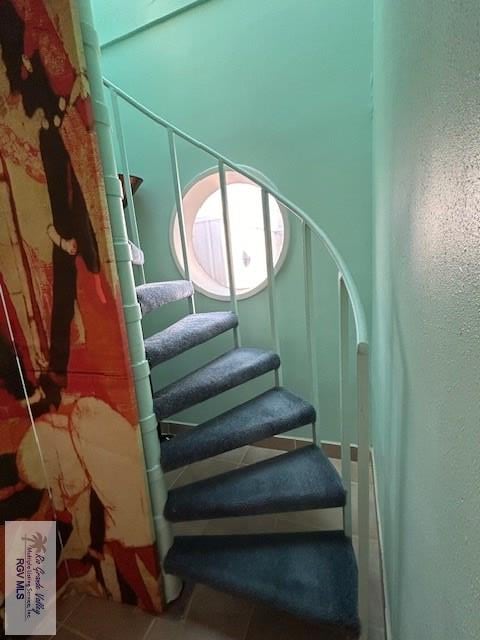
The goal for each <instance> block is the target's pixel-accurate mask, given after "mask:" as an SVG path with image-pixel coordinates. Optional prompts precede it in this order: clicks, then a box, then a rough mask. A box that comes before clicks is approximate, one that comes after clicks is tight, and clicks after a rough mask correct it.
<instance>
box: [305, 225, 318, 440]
mask: <svg viewBox="0 0 480 640" xmlns="http://www.w3.org/2000/svg"><path fill="white" fill-rule="evenodd" d="M302 225H303V273H304V277H305V324H306V333H307V358H308V360H309V366H310V379H311V382H312V391H311V398H312V403H313V406H314V407H315V411H317V412H318V410H319V407H320V385H319V380H318V351H317V339H316V332H315V329H314V327H315V316H314V302H315V301H314V297H313V268H312V231H311V229H310V227H309V226H308V225H307V224H306V223H305V222H302ZM317 431H318V420H317V422H315V423H314V424H313V425H312V433H313V442H314V443H315V444H317V443H319V442H320V436H319V433H317Z"/></svg>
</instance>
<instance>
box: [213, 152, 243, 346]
mask: <svg viewBox="0 0 480 640" xmlns="http://www.w3.org/2000/svg"><path fill="white" fill-rule="evenodd" d="M218 173H219V176H220V192H221V195H222V215H223V228H224V231H225V248H226V252H227V268H228V286H229V289H230V299H231V301H232V310H233V311H234V313H235V315H236V316H237V318H238V300H237V290H236V288H235V270H234V265H233V255H232V235H231V230H230V218H229V215H228V195H227V181H226V179H225V165H224V163H223V161H222V160H219V162H218ZM233 336H234V341H235V346H236V347H239V346H240V345H241V337H240V328H239V327H235V329H234V332H233Z"/></svg>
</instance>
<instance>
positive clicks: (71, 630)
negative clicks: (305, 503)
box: [55, 447, 385, 640]
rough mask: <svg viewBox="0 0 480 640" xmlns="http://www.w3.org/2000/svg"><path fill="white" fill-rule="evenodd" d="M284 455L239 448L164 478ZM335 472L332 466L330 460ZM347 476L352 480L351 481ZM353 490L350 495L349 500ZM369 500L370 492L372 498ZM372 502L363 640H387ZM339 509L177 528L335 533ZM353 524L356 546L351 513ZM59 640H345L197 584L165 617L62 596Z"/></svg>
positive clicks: (187, 477)
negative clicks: (332, 530) (325, 530)
mask: <svg viewBox="0 0 480 640" xmlns="http://www.w3.org/2000/svg"><path fill="white" fill-rule="evenodd" d="M282 453H283V452H282V451H276V450H272V449H266V448H262V447H243V448H242V449H240V450H238V451H233V452H229V453H227V454H223V455H221V456H217V457H216V458H212V459H210V460H206V461H202V462H198V463H196V464H194V465H191V466H190V467H187V468H185V469H183V470H179V471H172V472H170V473H169V474H167V481H168V484H169V486H170V487H171V486H181V485H183V484H187V483H189V482H192V481H194V480H200V479H201V478H205V477H207V476H211V475H214V474H217V473H222V472H224V471H228V470H230V469H235V468H237V467H239V466H240V465H243V464H251V463H253V462H257V461H259V460H262V459H266V458H269V457H273V456H276V455H282ZM334 463H335V464H336V465H337V464H338V461H334ZM355 472H356V470H355V469H353V474H352V477H353V478H355V477H356V476H355ZM355 492H356V487H355V485H354V486H353V489H352V494H353V495H354V497H355ZM372 493H373V491H372ZM373 505H374V499H373V495H372V497H371V506H372V526H371V527H370V549H371V558H370V583H369V589H370V595H371V599H370V602H371V605H370V625H371V628H370V629H369V640H385V635H384V616H383V597H382V587H381V572H380V560H379V547H378V538H377V526H376V519H375V512H374V509H373ZM341 518H342V514H341V510H327V511H323V512H322V511H309V512H299V513H291V514H281V515H278V516H275V515H271V516H270V515H266V516H255V517H248V518H239V519H223V520H216V521H211V520H210V521H204V522H192V523H182V524H179V525H176V526H175V528H174V529H175V532H176V533H179V534H180V533H181V534H201V533H210V534H220V533H235V532H238V533H244V532H262V531H302V530H311V529H312V528H315V527H317V528H319V527H322V528H341V526H342V524H341ZM353 519H354V545H355V546H356V545H357V542H358V541H357V539H356V536H355V532H356V531H357V528H356V522H355V521H356V510H354V513H353ZM55 637H56V639H57V640H79V639H81V638H83V639H84V640H343V638H344V636H343V635H342V636H339V635H338V634H335V633H334V632H332V631H331V630H326V629H321V628H319V627H314V626H312V625H309V624H306V623H305V622H302V621H301V620H297V619H295V618H293V617H291V616H289V615H286V614H282V613H279V612H278V611H273V610H270V609H267V608H266V607H263V606H259V605H255V604H253V603H250V602H248V601H246V600H243V599H241V598H236V597H233V596H229V595H226V594H224V593H219V592H217V591H214V590H213V589H210V588H208V587H205V586H202V585H196V586H192V587H190V588H188V587H187V588H186V590H185V594H184V595H183V596H182V598H181V599H180V601H179V602H178V603H176V604H175V605H174V606H173V607H172V608H171V609H170V610H169V611H168V612H167V613H166V614H164V615H162V616H160V617H154V616H151V615H149V614H147V613H144V612H142V611H140V610H138V609H136V608H134V607H130V606H127V605H120V604H117V603H114V602H108V601H104V600H98V599H96V598H93V597H89V596H80V595H77V594H74V593H72V594H70V595H66V596H65V597H64V598H63V599H62V600H61V601H60V602H59V604H58V631H57V635H56V636H55Z"/></svg>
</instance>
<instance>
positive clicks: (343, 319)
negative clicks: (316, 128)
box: [103, 78, 370, 640]
mask: <svg viewBox="0 0 480 640" xmlns="http://www.w3.org/2000/svg"><path fill="white" fill-rule="evenodd" d="M103 82H104V84H105V86H106V87H107V88H108V89H109V90H110V92H111V93H112V94H114V95H115V98H116V97H117V96H118V97H121V98H122V99H123V100H124V101H125V102H127V103H128V104H130V105H131V106H132V107H134V108H135V109H137V111H139V112H140V113H142V114H143V115H144V116H146V117H147V118H149V119H150V120H152V121H153V122H155V123H157V124H159V125H161V126H162V127H163V128H164V129H166V130H167V134H168V141H169V146H170V161H171V168H172V177H173V183H174V195H175V203H176V208H177V214H178V221H179V229H180V239H181V245H182V246H181V248H182V254H183V260H184V270H185V276H186V277H187V279H189V278H190V273H189V264H188V247H187V241H186V232H185V222H184V216H183V200H182V192H181V183H180V177H179V167H178V158H177V152H176V146H175V137H178V138H182V139H183V140H185V141H186V142H188V143H190V144H191V145H193V146H194V147H196V148H198V149H200V150H201V151H204V152H206V153H207V154H208V155H210V156H212V157H213V158H215V159H216V160H217V166H218V172H219V183H220V191H221V197H222V214H223V222H224V231H225V242H226V253H227V266H228V277H229V288H230V298H231V303H232V307H233V310H234V311H235V313H236V314H237V315H238V302H237V296H236V289H235V277H234V268H233V259H232V247H231V243H232V240H231V233H230V222H229V215H228V194H227V184H226V177H225V167H228V168H230V169H232V170H234V171H236V172H237V173H239V174H241V175H242V176H245V177H246V178H248V179H249V180H250V181H251V182H253V183H254V184H256V185H257V186H258V187H260V189H261V198H262V210H263V220H264V230H265V253H266V267H267V281H268V296H269V311H270V325H271V333H272V340H273V343H274V344H273V347H274V349H275V351H276V352H277V353H279V348H280V343H279V336H278V331H277V323H276V319H275V270H274V262H273V249H272V240H271V219H270V207H269V197H270V196H272V197H273V198H275V200H277V202H279V203H280V204H282V205H283V206H284V207H285V208H286V209H288V210H289V211H291V212H292V213H293V214H294V215H295V216H296V217H297V218H299V220H300V221H301V222H302V225H303V255H304V267H305V315H306V330H307V342H308V350H309V361H310V363H309V364H310V369H311V376H312V399H313V402H314V405H315V406H316V408H318V404H319V377H318V357H317V344H316V339H315V329H314V326H315V321H314V311H313V300H312V295H313V291H312V290H313V267H312V240H311V239H312V235H315V236H316V237H317V238H318V239H319V240H320V241H321V242H322V244H323V246H324V247H325V248H326V249H327V252H328V253H329V254H330V257H331V258H332V259H333V261H334V263H335V265H336V267H337V272H338V296H339V416H340V432H341V452H342V453H341V455H342V477H343V479H344V482H345V483H346V486H347V487H349V486H350V483H351V469H350V466H351V441H350V433H349V430H348V428H347V424H346V420H345V397H346V395H347V391H348V388H349V385H348V384H347V376H348V355H347V350H348V347H347V343H348V340H349V331H348V315H349V307H351V309H352V312H353V319H354V324H355V337H356V360H357V366H356V384H357V411H356V417H357V420H356V422H357V436H358V441H357V442H358V514H359V515H358V534H359V563H358V564H359V612H360V619H361V622H362V627H363V633H362V640H366V637H367V633H368V631H367V629H368V567H369V465H370V441H369V375H368V374H369V367H368V329H367V322H366V317H365V312H364V309H363V305H362V302H361V300H360V295H359V292H358V289H357V287H356V285H355V282H354V280H353V278H352V275H351V273H350V271H349V269H348V267H347V266H346V264H345V262H344V260H343V258H342V256H341V255H340V253H339V252H338V250H337V249H336V247H335V245H334V244H333V242H332V241H331V240H330V238H329V237H328V236H327V234H326V233H325V232H324V231H323V230H322V229H321V228H320V227H319V226H318V225H317V224H316V223H315V222H314V221H313V220H312V219H311V218H310V216H308V215H307V214H306V213H305V212H304V211H303V210H302V209H301V208H300V207H298V206H297V205H295V204H294V203H293V202H291V201H290V200H288V198H286V197H285V196H283V195H282V194H281V193H279V192H278V191H277V190H276V189H273V188H272V187H270V186H269V185H268V184H267V183H266V182H265V181H263V180H262V179H261V178H259V177H258V176H257V175H255V174H254V173H253V172H251V171H249V170H248V169H246V168H245V167H243V166H241V165H238V164H237V163H235V162H232V161H231V160H230V159H229V158H227V157H225V156H224V155H222V154H221V153H218V152H217V151H215V150H214V149H212V148H211V147H209V146H208V145H206V144H204V143H203V142H200V141H199V140H196V139H195V138H193V137H192V136H190V135H188V134H187V133H185V132H184V131H182V130H181V129H179V128H178V127H176V126H175V125H173V124H172V123H171V122H169V121H168V120H165V119H164V118H162V117H160V116H158V115H157V114H156V113H154V112H153V111H151V110H150V109H148V108H147V107H145V106H143V105H142V104H141V103H139V102H138V101H137V100H135V99H134V98H132V97H131V96H129V95H128V94H127V93H125V91H123V90H122V89H120V88H119V87H117V86H116V85H115V84H113V83H112V82H110V81H109V80H107V79H106V78H104V79H103ZM113 104H114V106H116V103H115V100H114V101H113ZM116 121H117V122H116V126H117V128H120V133H121V124H120V123H119V116H118V109H117V112H116ZM122 152H123V155H124V156H125V157H124V164H125V166H128V165H127V160H126V152H125V148H124V146H123V147H122ZM126 182H127V183H128V182H129V181H128V180H127V181H126ZM127 195H128V193H127ZM128 200H129V202H128V204H129V206H128V215H129V216H131V217H132V218H133V219H132V220H131V221H130V222H131V226H132V228H133V229H136V220H135V207H134V203H133V199H132V197H131V194H130V197H129V198H128ZM190 311H191V312H193V313H195V307H194V306H193V304H192V306H191V308H190ZM234 339H235V346H239V344H240V339H241V338H240V332H239V330H236V332H235V336H234ZM275 383H276V386H279V385H280V384H282V374H281V371H276V373H275ZM312 431H313V439H314V442H315V443H319V441H320V437H319V433H318V432H317V427H316V425H315V424H313V425H312ZM344 530H345V533H346V535H348V536H351V535H352V506H351V492H350V491H347V500H346V505H345V507H344Z"/></svg>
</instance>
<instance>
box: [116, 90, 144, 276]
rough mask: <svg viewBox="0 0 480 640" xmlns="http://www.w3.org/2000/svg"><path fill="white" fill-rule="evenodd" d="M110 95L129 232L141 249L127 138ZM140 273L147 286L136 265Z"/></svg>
mask: <svg viewBox="0 0 480 640" xmlns="http://www.w3.org/2000/svg"><path fill="white" fill-rule="evenodd" d="M109 93H110V102H111V106H112V114H113V130H114V133H115V137H116V139H117V140H118V147H119V153H120V157H119V160H120V171H121V172H122V173H123V188H124V190H125V195H126V197H127V208H126V211H125V213H126V219H127V222H128V230H129V235H130V238H131V240H132V242H133V243H134V244H135V245H136V246H137V247H138V248H139V249H141V246H140V236H139V234H138V226H137V216H136V213H135V204H134V202H133V192H132V185H131V182H130V171H129V168H128V154H127V146H126V143H125V136H124V134H123V127H122V119H121V117H120V109H119V106H118V96H117V93H116V91H115V90H114V89H109ZM136 268H137V269H138V271H139V273H140V282H141V284H145V282H146V281H145V271H144V268H143V264H140V265H136Z"/></svg>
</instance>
